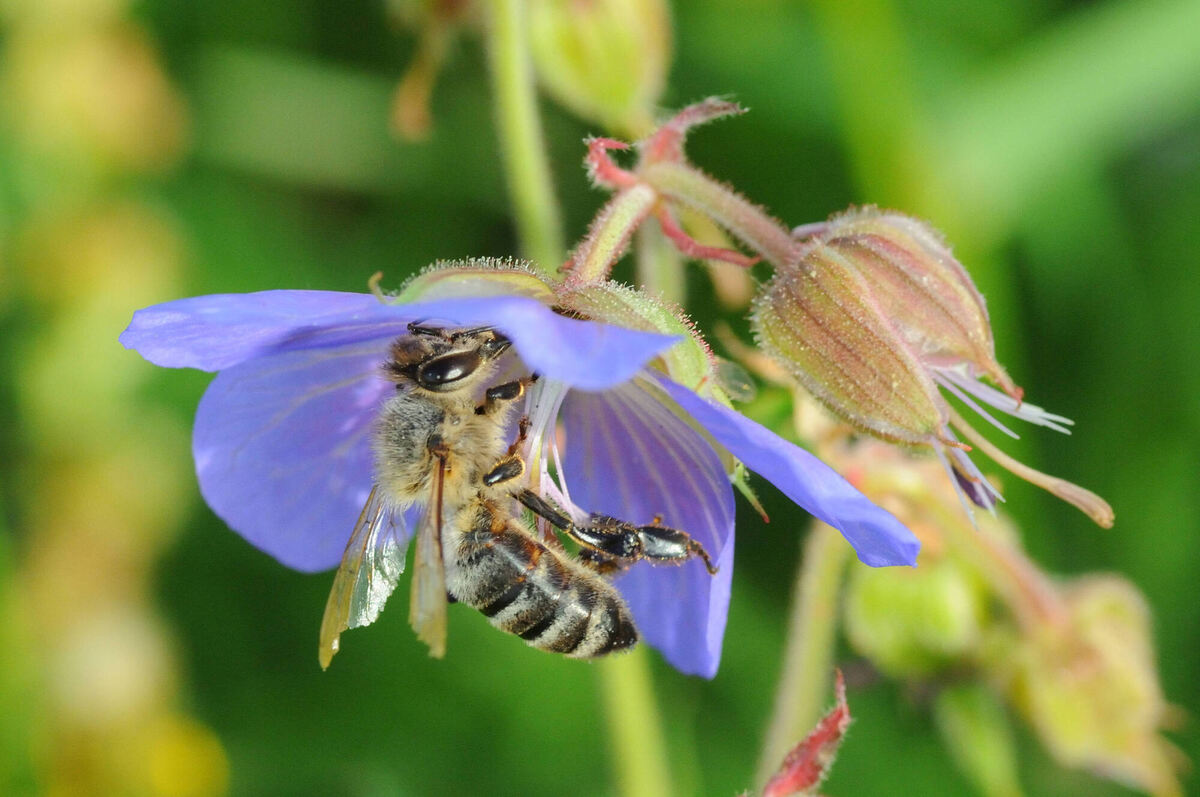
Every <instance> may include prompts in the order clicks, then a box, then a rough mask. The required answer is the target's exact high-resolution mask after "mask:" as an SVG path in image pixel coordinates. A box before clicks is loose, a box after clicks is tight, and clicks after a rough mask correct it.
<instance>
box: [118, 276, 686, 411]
mask: <svg viewBox="0 0 1200 797" xmlns="http://www.w3.org/2000/svg"><path fill="white" fill-rule="evenodd" d="M418 319H436V320H437V321H439V322H443V323H446V324H447V325H451V326H476V325H485V324H486V325H493V326H495V327H496V328H498V329H499V330H500V331H502V332H503V333H504V334H505V335H507V336H508V337H509V338H510V339H511V340H512V341H513V345H514V346H515V348H516V350H517V352H518V353H519V354H520V355H521V358H522V359H523V360H524V361H525V363H526V364H527V365H528V366H529V367H530V368H531V369H533V370H535V371H537V372H538V373H541V374H543V375H544V376H546V377H548V378H551V379H557V380H559V381H561V382H565V383H567V384H569V385H572V386H574V387H578V388H581V389H584V390H602V389H604V388H607V387H610V386H612V385H615V384H619V383H621V382H623V381H625V380H627V379H629V378H630V377H632V376H633V375H634V374H635V373H637V372H638V371H639V370H640V369H641V368H642V366H643V365H645V363H646V362H647V361H648V360H649V359H650V358H652V357H653V356H654V355H656V354H658V353H659V352H660V351H662V350H664V349H666V348H667V347H669V346H670V345H671V344H672V343H674V342H675V341H676V340H677V338H674V337H670V336H667V335H659V334H655V333H652V332H640V331H636V330H631V329H623V328H621V327H615V326H611V325H608V324H600V323H596V322H588V321H578V320H576V319H572V318H567V317H565V316H561V315H559V314H557V313H555V312H554V311H553V310H551V309H550V308H548V307H546V306H545V305H543V304H541V303H540V302H537V301H535V300H533V299H529V298H526V297H519V296H491V297H470V298H461V299H444V300H439V301H433V302H420V303H414V304H384V303H382V302H380V301H379V300H377V299H376V298H375V297H374V296H372V295H370V294H357V293H337V292H333V291H263V292H261V293H247V294H215V295H212V296H198V297H194V298H191V299H180V300H178V301H174V302H166V303H164V304H159V305H155V306H153V307H148V308H146V309H144V310H139V311H137V312H136V313H135V314H134V316H133V321H132V322H131V323H130V325H129V327H128V328H127V329H126V330H125V331H124V332H123V333H121V337H120V340H121V343H122V344H123V345H124V346H125V347H126V348H129V349H136V350H137V351H138V352H139V353H141V355H142V356H143V357H145V358H146V359H147V360H149V361H150V362H152V363H155V364H156V365H163V366H167V367H172V368H199V369H201V370H205V371H218V370H221V369H224V368H229V367H231V366H234V365H237V364H238V363H242V362H246V361H248V360H252V359H254V358H255V357H261V356H263V355H266V354H269V353H272V352H279V351H297V350H309V349H319V348H325V347H340V346H343V345H349V344H355V343H366V342H369V341H389V340H392V339H394V338H396V337H398V336H400V335H402V334H405V332H406V325H407V324H408V322H409V321H414V320H418ZM385 349H386V346H382V347H380V351H381V352H382V351H384V350H385Z"/></svg>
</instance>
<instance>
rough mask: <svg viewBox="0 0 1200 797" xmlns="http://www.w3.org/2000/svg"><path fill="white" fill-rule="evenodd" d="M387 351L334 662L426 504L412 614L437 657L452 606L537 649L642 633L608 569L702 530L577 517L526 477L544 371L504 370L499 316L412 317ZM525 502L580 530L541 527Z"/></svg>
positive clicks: (324, 631) (329, 648) (336, 626)
mask: <svg viewBox="0 0 1200 797" xmlns="http://www.w3.org/2000/svg"><path fill="white" fill-rule="evenodd" d="M408 330H409V333H410V334H408V335H405V336H402V337H400V338H398V339H397V340H396V341H394V342H393V344H392V346H391V352H390V359H389V360H388V361H387V362H386V363H385V364H384V367H383V374H384V376H385V378H387V379H388V380H390V381H392V382H394V383H395V384H396V393H395V395H394V396H392V397H391V398H389V399H388V400H387V401H386V402H385V404H384V405H383V407H382V410H381V411H380V415H379V418H378V421H377V423H376V425H375V429H374V438H373V448H374V456H375V478H376V484H375V486H374V487H373V488H372V490H371V493H370V496H369V497H368V499H367V502H366V505H365V506H364V508H363V511H362V514H361V515H360V516H359V519H358V522H357V523H356V524H355V527H354V530H353V533H352V534H351V537H350V541H349V543H348V544H347V546H346V551H345V554H344V556H343V558H342V563H341V566H340V567H339V568H338V571H337V574H336V575H335V576H334V582H333V588H332V590H331V592H330V595H329V600H328V603H327V604H326V607H325V615H324V618H323V620H322V623H321V644H320V659H321V665H322V666H323V667H328V666H329V662H330V660H331V659H332V658H333V655H334V653H336V652H337V649H338V637H339V635H340V633H341V632H342V631H344V630H346V629H348V628H355V627H358V626H362V625H367V624H369V623H371V622H373V621H374V620H375V618H376V617H377V616H378V614H379V612H380V610H381V609H382V608H383V604H384V602H385V601H386V600H387V597H388V595H389V594H390V593H391V592H392V591H393V589H394V588H395V586H396V582H397V580H398V578H399V576H400V573H401V572H402V571H403V569H404V556H405V550H404V548H405V546H404V545H401V543H400V540H401V537H402V535H400V534H399V533H398V532H399V530H400V528H401V527H402V523H403V517H404V510H405V509H406V508H408V507H411V506H422V507H423V512H422V515H421V519H420V520H419V521H418V523H417V529H416V534H415V536H416V554H415V558H414V561H415V564H414V567H413V579H412V597H411V602H410V609H409V621H410V623H412V625H413V628H414V629H415V630H416V632H417V635H418V637H419V638H420V639H421V640H422V641H424V642H425V643H427V644H428V645H429V648H430V655H432V656H435V657H441V656H442V655H443V654H444V652H445V644H446V606H447V603H448V602H449V601H451V600H452V601H456V602H460V603H464V604H467V605H468V606H471V607H474V608H475V609H477V610H479V611H480V612H482V613H483V614H484V615H485V616H486V617H488V619H489V620H490V621H491V623H492V625H494V626H496V627H497V628H499V629H501V630H503V631H507V632H508V633H511V634H516V635H517V636H519V637H521V638H522V639H524V640H525V641H526V642H527V643H528V644H530V645H532V646H533V647H536V648H539V649H541V650H546V651H551V652H555V653H561V654H563V655H565V656H570V657H572V658H580V659H588V658H595V657H599V656H603V655H606V654H608V653H612V652H614V651H618V650H624V649H627V648H629V647H632V646H633V645H635V644H636V643H637V641H638V631H637V628H636V626H635V625H634V622H633V618H632V615H631V613H630V611H629V607H628V606H627V605H626V604H625V601H624V599H623V598H622V597H621V595H620V593H619V592H618V591H617V589H616V588H615V587H614V586H613V585H612V584H611V583H610V581H609V580H608V576H610V575H611V574H612V573H614V572H617V571H619V570H620V569H622V568H624V567H627V566H629V565H630V564H632V563H634V562H636V561H638V560H641V559H646V560H649V561H652V562H681V561H683V560H686V559H688V558H689V557H691V556H697V557H699V558H700V559H702V560H703V562H704V565H705V567H706V568H707V569H708V571H709V572H710V573H715V572H716V568H715V567H714V566H713V563H712V560H711V558H710V557H709V555H708V553H707V551H705V550H704V548H703V547H702V546H701V545H700V543H698V542H696V541H695V540H693V539H692V538H691V537H690V536H689V535H687V534H685V533H684V532H682V531H679V530H676V529H672V528H668V527H666V526H663V525H661V524H660V520H659V519H658V518H655V519H654V522H653V523H651V524H649V525H644V526H639V525H635V524H633V523H629V522H626V521H623V520H618V519H616V518H612V517H608V516H604V515H591V516H590V517H589V519H588V522H587V523H586V524H577V523H575V522H573V521H572V520H571V518H569V517H567V515H565V514H564V513H563V512H561V511H559V510H558V509H557V508H556V507H555V506H553V505H552V504H551V503H550V502H548V501H546V500H544V499H543V498H542V497H541V496H540V495H538V494H537V493H535V492H533V491H532V490H530V489H528V488H527V487H526V486H525V481H526V480H523V479H522V478H521V477H522V476H523V475H524V474H525V471H526V466H525V461H524V459H523V458H522V455H521V450H522V447H523V445H524V443H525V440H526V434H527V432H528V428H529V421H528V418H527V417H524V416H523V417H521V418H520V422H519V423H518V424H517V429H518V432H517V435H516V439H515V440H514V441H513V442H511V443H509V442H508V441H507V439H506V437H507V436H508V435H509V434H510V432H509V430H510V429H511V428H512V420H513V418H514V411H515V409H516V407H517V400H518V399H521V398H522V397H523V396H524V395H525V391H526V388H527V387H528V386H529V385H530V384H532V383H533V382H534V381H535V380H536V379H537V376H536V375H529V376H523V377H521V378H518V379H513V380H508V381H499V383H498V384H489V383H494V382H497V381H498V377H497V375H498V374H499V373H500V372H501V361H502V359H503V355H504V354H505V353H506V352H508V350H509V349H510V347H511V342H510V341H509V339H508V338H506V337H505V336H504V335H503V334H501V333H500V332H498V331H497V330H496V329H494V328H492V327H476V328H472V329H445V328H439V327H432V326H426V325H423V324H421V323H412V324H409V326H408ZM518 505H520V506H523V507H525V508H526V509H528V510H529V511H531V512H532V513H533V514H534V515H536V516H538V517H541V518H543V519H544V520H545V521H547V522H548V523H549V524H550V525H551V526H553V527H555V528H557V529H559V530H561V531H562V533H563V534H565V535H566V536H567V537H568V538H570V539H572V540H574V541H575V542H576V543H577V544H578V546H579V549H580V556H579V557H578V558H576V557H573V556H571V555H570V554H568V553H567V551H566V550H565V548H563V547H562V545H561V543H560V542H559V541H558V540H557V538H553V537H551V538H547V539H544V540H543V539H539V538H538V536H537V535H536V534H535V533H534V532H533V531H532V530H531V529H530V528H529V527H528V526H527V525H526V524H525V522H524V520H523V519H522V518H521V517H520V513H519V512H518V511H517V507H518Z"/></svg>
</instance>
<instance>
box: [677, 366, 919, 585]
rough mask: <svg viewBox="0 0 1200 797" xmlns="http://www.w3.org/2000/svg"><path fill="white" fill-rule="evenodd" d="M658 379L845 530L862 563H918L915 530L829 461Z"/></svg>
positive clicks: (755, 467)
mask: <svg viewBox="0 0 1200 797" xmlns="http://www.w3.org/2000/svg"><path fill="white" fill-rule="evenodd" d="M659 383H660V384H661V385H662V386H663V388H664V389H665V390H666V391H667V393H669V394H670V395H671V397H672V398H674V399H675V401H677V402H678V403H679V406H680V407H682V408H683V409H684V410H685V411H686V412H688V413H689V414H690V415H691V416H692V417H693V418H695V419H696V421H697V422H698V423H700V424H701V425H702V426H704V428H705V429H707V430H708V432H709V434H711V435H712V436H713V437H714V438H716V440H717V442H719V443H720V444H721V445H723V446H725V448H727V449H728V450H729V452H730V453H731V454H733V455H734V456H735V457H737V458H738V459H740V460H741V461H742V462H743V463H745V465H746V467H748V468H750V470H752V471H754V472H755V473H758V474H759V475H760V476H763V477H765V478H766V479H767V480H769V481H770V482H771V483H772V484H774V485H775V486H776V487H778V488H779V489H780V491H782V492H783V493H784V495H786V496H787V497H788V498H791V499H792V500H793V501H795V502H796V503H797V504H799V505H800V506H802V507H804V509H806V510H808V511H809V512H810V513H811V514H813V515H814V516H816V517H817V518H819V519H820V520H823V521H825V522H826V523H828V524H829V525H831V526H833V527H834V528H836V529H837V530H838V531H840V532H842V536H844V537H845V538H846V540H847V541H849V543H850V544H851V545H852V546H854V550H855V552H856V553H857V554H858V558H859V560H860V561H861V562H863V563H864V564H867V565H870V566H872V567H883V566H886V565H915V564H916V561H917V552H918V551H919V550H920V549H921V543H920V542H918V541H917V538H916V537H914V536H913V533H912V532H911V531H909V530H908V528H906V527H905V526H904V524H903V523H901V522H900V521H899V520H897V519H896V518H895V517H893V516H892V514H891V513H890V512H887V511H886V510H883V509H880V508H879V507H877V506H875V504H873V503H871V501H870V500H869V499H868V498H867V497H866V496H864V495H863V494H862V493H860V492H859V491H858V490H856V489H855V488H854V487H853V486H852V485H851V484H850V483H849V482H848V481H846V480H845V479H843V478H842V477H841V476H840V475H838V473H837V472H836V471H834V470H833V469H832V468H830V467H829V466H828V465H826V464H825V463H824V462H821V460H819V459H817V458H816V457H814V456H813V455H812V454H810V453H808V452H807V451H805V450H804V449H802V448H800V447H798V446H795V445H792V444H791V443H789V442H788V441H786V440H784V439H783V438H781V437H779V436H778V435H776V434H775V433H774V432H772V431H770V430H769V429H767V428H766V427H764V426H762V425H760V424H757V423H755V422H754V421H752V420H750V419H749V418H747V417H745V416H744V415H742V414H741V413H739V412H736V411H734V410H731V409H729V408H728V407H725V406H722V405H720V404H716V403H714V402H711V401H708V400H707V399H703V398H701V397H700V396H698V395H696V394H695V393H693V392H692V391H691V390H688V389H687V388H686V387H683V386H682V385H680V384H677V383H675V382H672V381H671V380H669V379H665V378H664V379H660V380H659Z"/></svg>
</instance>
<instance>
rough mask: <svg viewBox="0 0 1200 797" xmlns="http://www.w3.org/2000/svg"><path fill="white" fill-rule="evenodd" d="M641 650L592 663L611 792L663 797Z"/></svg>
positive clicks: (663, 767) (662, 768) (662, 764)
mask: <svg viewBox="0 0 1200 797" xmlns="http://www.w3.org/2000/svg"><path fill="white" fill-rule="evenodd" d="M647 656H648V654H647V653H646V648H645V646H644V645H643V646H641V647H638V648H636V649H635V650H634V651H633V652H631V653H628V654H626V655H623V656H613V657H612V658H608V659H605V660H604V661H601V662H598V663H597V664H596V672H597V673H598V674H599V676H600V690H601V692H602V693H603V698H604V708H605V716H606V717H607V720H608V734H609V738H611V739H612V744H613V750H612V762H613V767H614V768H615V769H616V771H617V781H618V784H617V786H618V789H617V793H618V794H621V795H624V797H669V796H670V795H671V793H672V790H671V773H670V769H669V768H668V766H667V755H666V744H665V742H664V739H663V732H662V722H661V720H660V719H659V716H658V708H657V705H658V704H657V703H656V701H655V696H654V685H653V682H652V678H651V673H650V661H649V659H648V658H647Z"/></svg>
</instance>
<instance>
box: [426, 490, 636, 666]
mask: <svg viewBox="0 0 1200 797" xmlns="http://www.w3.org/2000/svg"><path fill="white" fill-rule="evenodd" d="M464 515H465V516H460V517H461V520H463V521H467V522H464V523H463V524H462V526H464V527H468V528H469V530H456V531H450V530H447V531H448V532H449V533H447V534H445V535H444V536H443V555H444V557H445V560H446V588H447V591H448V592H449V593H450V594H451V595H453V596H454V597H455V598H456V599H457V600H458V601H460V602H461V603H465V604H467V605H468V606H472V607H474V608H476V609H478V610H479V611H480V612H482V613H483V614H484V615H486V616H487V617H488V618H489V619H490V620H491V622H492V625H494V626H496V627H497V628H499V629H501V630H502V631H507V632H509V633H510V634H516V635H517V636H519V637H521V638H522V639H524V640H525V641H526V642H528V643H529V644H530V645H533V646H534V647H535V648H540V649H542V650H546V651H550V652H552V653H561V654H563V655H565V656H570V657H572V658H579V659H590V658H595V657H597V656H603V655H605V654H607V653H612V652H613V651H617V650H624V649H626V648H630V647H632V646H633V645H635V644H636V643H637V640H638V632H637V628H636V627H634V624H633V618H632V616H631V615H630V613H629V608H628V607H627V606H626V605H625V601H624V600H622V599H621V596H620V594H619V593H618V592H617V590H616V588H615V587H613V586H612V585H611V584H609V583H608V582H607V581H605V580H604V579H603V578H601V577H600V576H599V575H598V574H596V573H594V572H592V571H590V570H587V569H586V568H584V567H582V566H581V565H579V564H577V563H575V562H573V561H571V560H570V559H568V558H567V557H566V556H564V555H562V554H560V553H558V552H556V551H553V550H551V549H549V548H547V547H546V546H545V545H543V544H542V543H540V542H539V541H538V540H536V539H534V537H533V536H532V535H531V534H530V533H529V532H528V531H527V530H526V529H525V528H524V527H523V526H521V525H520V524H519V523H517V522H516V521H515V520H512V519H511V518H507V517H505V516H504V514H503V513H502V512H499V511H498V510H497V508H496V507H495V506H494V505H492V504H491V503H490V502H487V501H482V500H481V501H479V502H476V503H474V504H472V505H470V506H468V507H465V508H464Z"/></svg>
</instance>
